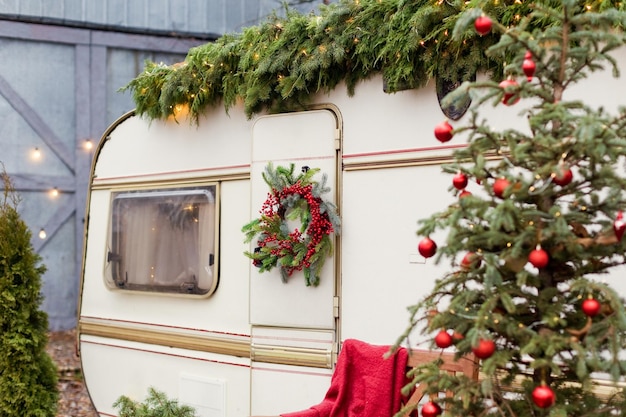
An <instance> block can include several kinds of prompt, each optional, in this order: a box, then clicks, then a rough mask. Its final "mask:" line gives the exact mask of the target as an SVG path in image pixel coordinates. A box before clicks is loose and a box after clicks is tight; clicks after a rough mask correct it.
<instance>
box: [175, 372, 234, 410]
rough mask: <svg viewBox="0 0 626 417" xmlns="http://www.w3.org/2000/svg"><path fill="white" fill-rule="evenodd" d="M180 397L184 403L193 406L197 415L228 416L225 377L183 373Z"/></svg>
mask: <svg viewBox="0 0 626 417" xmlns="http://www.w3.org/2000/svg"><path fill="white" fill-rule="evenodd" d="M178 398H179V400H180V402H181V403H182V404H186V405H189V406H191V407H193V408H194V409H195V410H196V416H197V417H226V381H225V380H223V379H219V378H206V377H201V376H198V375H191V374H183V375H181V376H180V394H179V396H178Z"/></svg>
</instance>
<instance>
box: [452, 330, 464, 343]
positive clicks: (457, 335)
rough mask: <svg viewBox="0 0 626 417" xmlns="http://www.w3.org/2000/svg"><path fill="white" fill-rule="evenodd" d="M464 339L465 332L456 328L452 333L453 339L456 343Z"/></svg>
mask: <svg viewBox="0 0 626 417" xmlns="http://www.w3.org/2000/svg"><path fill="white" fill-rule="evenodd" d="M463 339H465V336H464V335H463V333H461V332H457V331H456V330H455V331H454V333H452V340H453V341H454V343H458V342H460V341H461V340H463Z"/></svg>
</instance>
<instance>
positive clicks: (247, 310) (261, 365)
mask: <svg viewBox="0 0 626 417" xmlns="http://www.w3.org/2000/svg"><path fill="white" fill-rule="evenodd" d="M623 58H624V56H623V54H622V56H620V57H619V59H621V60H622V62H624V60H623ZM382 84H383V83H382V80H381V79H380V78H376V77H374V78H372V79H370V80H368V81H366V82H363V83H361V84H359V85H358V86H357V89H356V94H355V95H354V96H353V97H349V96H348V94H346V92H345V89H344V88H343V87H340V88H337V89H335V90H334V91H332V92H331V93H329V94H327V95H318V96H316V97H315V98H314V101H313V102H314V104H313V105H312V106H311V107H310V108H308V109H307V110H304V111H298V112H291V113H281V114H264V115H258V116H255V117H254V118H252V119H248V118H247V117H246V116H245V114H244V112H243V110H242V108H240V107H236V108H233V109H231V110H230V112H228V113H226V112H225V111H224V110H223V109H222V108H214V109H212V110H209V111H207V112H206V113H205V114H204V115H203V116H202V117H201V118H200V120H199V122H198V124H197V125H196V124H194V123H190V122H188V121H187V120H185V119H184V117H183V116H180V117H179V119H180V120H178V122H176V121H157V120H155V121H149V120H145V119H143V118H142V117H139V116H137V115H135V114H133V113H130V114H128V115H126V116H124V117H122V118H121V119H120V120H118V121H117V122H116V123H114V124H113V125H112V126H111V127H110V128H109V129H108V130H107V132H106V133H105V134H104V136H103V138H102V140H101V142H100V145H99V147H98V149H97V151H96V155H95V158H94V164H93V169H92V173H91V185H90V190H89V202H88V212H87V220H86V244H85V254H84V268H83V270H84V274H83V280H82V289H81V300H80V313H79V348H80V356H81V360H82V365H83V371H84V377H85V381H86V384H87V387H88V390H89V393H90V395H91V398H92V400H93V402H94V404H95V406H96V408H97V410H98V412H99V413H100V415H102V416H112V415H115V409H114V407H113V403H114V401H115V400H116V399H117V398H118V397H119V396H121V395H127V396H130V397H131V398H135V399H138V400H141V399H142V398H143V397H144V396H145V394H146V392H147V389H148V387H150V386H153V387H155V388H157V389H159V390H162V391H164V392H166V393H167V394H168V395H169V396H171V397H173V398H177V399H179V400H180V401H181V402H182V403H185V404H190V405H192V406H194V407H195V408H196V410H197V411H198V415H200V416H203V417H225V416H228V417H239V416H249V415H277V414H279V413H282V412H289V411H296V410H300V409H304V408H308V407H309V406H311V405H314V404H317V403H318V402H319V401H321V399H322V398H323V396H324V394H325V392H326V389H327V388H328V386H329V382H330V378H331V375H332V372H333V365H334V361H335V359H336V355H337V352H338V349H339V346H340V343H341V341H343V340H346V339H348V338H355V339H360V340H363V341H366V342H369V343H373V344H393V343H394V342H395V341H396V339H397V337H398V336H399V335H400V334H401V333H402V332H403V330H404V329H405V327H406V325H407V319H408V313H407V311H406V307H407V306H409V305H411V304H414V303H415V302H416V301H417V300H418V299H419V298H421V297H422V296H423V295H425V294H426V293H427V292H428V291H429V289H430V288H431V286H432V282H433V280H434V279H436V278H437V277H439V276H441V274H442V268H446V266H437V265H434V263H433V261H430V260H429V261H425V260H424V258H422V257H421V256H420V255H418V252H417V243H418V241H419V239H420V238H419V237H418V236H416V234H415V230H416V228H417V221H418V220H419V219H421V218H424V217H427V216H428V215H429V214H431V213H432V212H434V211H437V210H441V209H443V208H444V207H446V206H447V205H448V204H449V203H451V202H452V201H453V200H454V199H455V198H456V197H454V195H453V194H452V193H451V192H450V190H449V187H450V185H451V182H450V181H451V177H450V176H449V175H444V174H442V173H441V167H440V164H441V163H444V162H446V161H448V160H450V155H451V152H452V151H453V150H454V149H455V148H457V147H461V146H463V139H462V138H461V137H455V138H454V139H453V140H452V141H450V142H448V143H445V144H442V143H440V142H438V141H437V140H435V138H434V136H433V127H434V126H435V125H436V124H437V123H439V122H441V121H443V120H444V119H445V116H444V115H443V113H442V112H441V110H440V107H439V104H438V100H437V96H436V93H435V88H434V86H433V85H430V86H427V87H426V88H422V89H419V90H407V91H402V92H399V93H395V94H386V93H385V92H384V91H383V85H382ZM625 89H626V87H625V86H624V84H623V83H619V82H618V81H616V80H614V79H613V78H611V77H609V76H606V75H598V76H595V77H594V78H593V79H592V80H590V81H589V82H587V83H585V84H581V85H580V87H578V88H577V90H576V91H577V92H576V94H584V96H585V99H586V100H587V101H588V102H595V103H597V104H598V105H604V106H605V107H608V108H615V107H616V106H617V105H619V104H620V103H621V98H622V97H624V96H626V94H625V93H626V92H625V91H624V90H625ZM523 105H525V104H524V103H519V104H517V105H515V106H510V107H506V106H498V107H496V108H494V109H492V110H491V111H489V114H487V113H485V117H489V119H490V123H491V124H492V125H493V126H495V127H498V126H499V127H503V128H504V127H513V126H523V121H520V120H519V115H518V114H519V112H520V110H521V106H523ZM462 121H463V120H462V119H461V121H459V122H457V123H462ZM452 123H453V124H454V123H455V122H452ZM268 162H272V163H273V164H274V165H282V166H289V164H292V163H293V164H295V166H296V167H297V169H299V168H300V167H303V166H308V167H312V168H313V167H315V168H320V170H321V172H320V175H321V173H324V174H326V175H328V178H329V182H328V184H329V185H330V186H331V188H332V191H331V192H330V193H329V194H328V195H327V196H326V198H328V199H329V200H331V201H333V202H334V203H335V204H336V205H337V207H338V210H339V214H340V216H341V221H342V230H341V234H340V235H339V236H335V237H334V242H335V245H334V255H333V256H332V257H331V258H330V259H329V260H328V261H327V262H326V264H325V265H324V269H323V271H322V274H321V283H320V285H319V286H318V287H306V286H305V283H304V279H303V278H302V275H301V274H299V273H296V274H294V275H293V276H292V277H291V279H290V280H289V281H288V283H283V282H281V279H280V274H279V272H278V271H277V270H272V271H270V272H265V273H262V274H261V273H259V271H258V269H257V268H255V267H254V266H253V265H252V263H251V261H250V259H248V258H247V257H246V256H244V252H245V251H249V250H253V247H254V242H252V243H250V244H248V243H244V235H243V233H242V231H241V229H242V226H243V225H245V224H247V223H248V222H250V220H251V219H253V218H256V217H258V215H259V210H260V208H261V206H262V204H263V202H264V201H265V198H266V195H267V193H268V191H269V188H268V186H267V184H266V183H265V182H264V180H263V178H262V175H261V174H262V172H263V170H264V168H265V167H266V165H267V163H268ZM472 187H475V189H476V191H477V192H478V188H479V187H478V185H477V184H470V185H469V190H470V191H472ZM435 238H436V237H435ZM163 271H165V272H163ZM618 287H621V288H620V290H621V291H623V293H625V294H626V286H625V285H624V284H621V285H619V283H618ZM413 342H414V343H415V345H416V346H417V345H420V343H422V344H421V345H420V346H421V347H424V348H427V347H428V345H427V344H423V342H424V337H419V336H416V337H415V339H414V340H413Z"/></svg>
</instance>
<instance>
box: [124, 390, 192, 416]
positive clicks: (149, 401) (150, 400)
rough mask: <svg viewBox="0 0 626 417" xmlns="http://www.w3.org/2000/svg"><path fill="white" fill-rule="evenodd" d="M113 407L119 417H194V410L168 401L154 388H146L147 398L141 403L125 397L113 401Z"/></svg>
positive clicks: (165, 396)
mask: <svg viewBox="0 0 626 417" xmlns="http://www.w3.org/2000/svg"><path fill="white" fill-rule="evenodd" d="M113 407H115V408H117V410H118V411H119V414H120V416H119V417H195V416H196V413H195V410H194V409H193V408H192V407H190V406H188V405H179V404H178V401H176V400H170V399H168V398H167V395H165V393H163V392H160V391H157V390H156V389H155V388H153V387H150V388H148V397H147V398H146V400H145V401H144V402H142V403H140V402H137V401H133V400H131V399H130V398H128V397H127V396H125V395H122V396H121V397H120V398H118V399H117V401H115V403H114V404H113Z"/></svg>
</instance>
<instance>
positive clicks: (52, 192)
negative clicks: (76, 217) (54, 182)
mask: <svg viewBox="0 0 626 417" xmlns="http://www.w3.org/2000/svg"><path fill="white" fill-rule="evenodd" d="M58 196H59V189H58V188H57V187H54V188H53V189H52V190H50V197H52V198H56V197H58Z"/></svg>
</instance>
